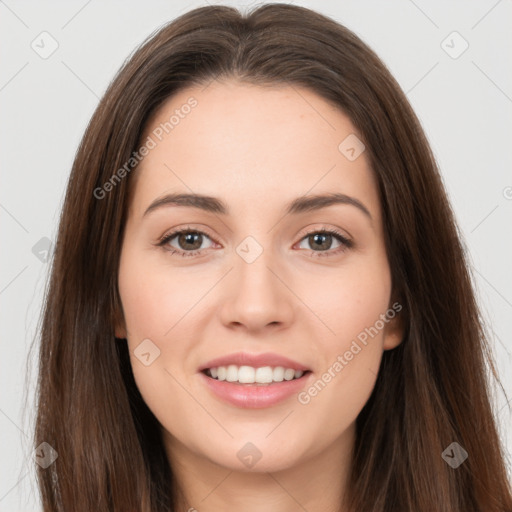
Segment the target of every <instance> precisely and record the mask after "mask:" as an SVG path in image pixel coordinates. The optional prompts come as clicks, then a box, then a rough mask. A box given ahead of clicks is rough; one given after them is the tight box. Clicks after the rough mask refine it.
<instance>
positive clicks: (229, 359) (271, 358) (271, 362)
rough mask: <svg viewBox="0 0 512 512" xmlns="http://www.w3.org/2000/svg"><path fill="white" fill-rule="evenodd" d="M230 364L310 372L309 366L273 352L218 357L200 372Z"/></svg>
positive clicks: (201, 368)
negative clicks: (281, 367)
mask: <svg viewBox="0 0 512 512" xmlns="http://www.w3.org/2000/svg"><path fill="white" fill-rule="evenodd" d="M230 364H234V365H236V366H252V367H254V368H261V367H263V366H272V367H276V366H283V367H284V368H292V369H294V370H302V371H308V370H309V368H308V367H307V366H304V365H303V364H301V363H298V362H297V361H294V360H293V359H290V358H288V357H285V356H281V355H279V354H274V353H272V352H264V353H262V354H249V353H247V352H236V353H234V354H229V355H227V356H222V357H217V358H215V359H212V360H210V361H208V362H207V363H205V364H203V365H202V366H200V367H199V371H200V372H201V371H203V370H206V369H208V368H217V367H218V366H229V365H230Z"/></svg>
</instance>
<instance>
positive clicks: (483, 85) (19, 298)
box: [0, 0, 512, 512]
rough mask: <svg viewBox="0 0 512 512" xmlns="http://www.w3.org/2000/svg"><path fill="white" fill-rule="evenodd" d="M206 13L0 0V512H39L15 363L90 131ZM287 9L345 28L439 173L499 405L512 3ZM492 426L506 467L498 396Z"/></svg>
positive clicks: (22, 354)
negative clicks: (143, 50)
mask: <svg viewBox="0 0 512 512" xmlns="http://www.w3.org/2000/svg"><path fill="white" fill-rule="evenodd" d="M214 3H217V2H207V1H195V2H188V1H173V2H171V1H169V0H166V1H157V0H145V1H144V2H142V1H141V2H134V1H131V2H130V1H126V0H125V1H121V0H118V1H112V0H108V1H105V0H103V1H100V0H89V1H86V0H80V1H69V0H66V1H61V2H57V1H47V2H35V1H32V2H31V1H27V2H23V3H22V2H16V1H15V0H5V1H2V0H0V62H1V66H0V104H1V110H0V112H1V123H0V130H1V131H0V138H1V149H2V152H1V181H0V183H1V188H0V226H1V247H2V250H1V267H0V304H1V306H0V307H1V314H2V316H1V327H0V328H1V338H0V340H1V341H0V343H1V356H0V364H1V370H0V389H1V395H0V433H1V436H0V450H1V455H0V511H9V512H16V511H36V510H40V504H39V499H38V494H37V490H36V486H35V467H34V459H33V454H32V452H31V448H30V445H29V441H30V437H31V421H32V419H33V417H32V415H33V410H34V408H33V395H32V393H33V390H34V385H35V378H36V373H35V371H34V370H32V372H31V373H27V369H26V366H27V357H28V349H29V346H30V344H31V343H32V340H33V338H34V336H35V334H36V328H37V321H38V318H39V313H40V309H41V304H42V297H43V289H44V284H45V280H46V277H47V271H48V268H49V264H48V257H49V256H51V248H52V242H53V241H54V240H55V234H56V229H57V221H58V214H59V211H60V207H61V204H62V199H63V194H64V190H65V186H66V182H67V179H68V176H69V172H70V169H71V165H72V162H73V158H74V155H75V151H76V149H77V146H78V143H79V141H80V139H81V137H82V134H83V132H84V129H85V127H86V124H87V122H88V121H89V119H90V117H91V115H92V113H93V111H94V109H95V108H96V105H97V103H98V100H99V98H100V97H101V95H102V94H103V93H104V91H105V89H106V87H107V85H108V84H109V82H110V80H111V79H112V78H113V76H114V74H115V72H116V71H117V70H118V68H119V67H120V66H121V65H122V63H123V62H124V60H125V59H126V58H127V57H128V56H129V55H130V54H131V52H132V51H133V50H134V49H135V47H136V46H137V45H139V44H140V43H141V42H142V41H143V40H144V39H145V38H146V37H147V36H149V35H150V34H151V33H152V32H154V31H155V30H156V29H158V28H159V27H160V26H161V25H163V24H164V23H166V22H168V21H170V20H172V19H174V18H175V17H176V16H178V15H180V14H182V13H183V12H185V11H187V10H189V9H191V8H194V7H198V6H202V5H207V4H214ZM258 3H260V2H258ZM292 3H295V4H298V5H303V6H306V7H311V8H314V9H316V10H318V11H320V12H322V13H324V14H327V15H329V16H332V17H333V18H335V19H336V20H337V21H339V22H341V23H342V24H344V25H346V26H347V27H348V28H349V29H351V30H353V31H354V32H355V33H356V34H357V35H359V36H360V37H361V38H362V39H363V40H364V41H365V42H366V43H368V44H369V45H370V46H371V47H372V48H373V49H374V50H375V51H376V52H377V53H378V54H379V56H380V57H381V58H382V59H383V61H384V62H385V63H386V65H387V66H388V67H389V69H390V71H391V72H392V73H393V75H394V76H395V77H396V79H397V80H398V82H399V84H400V85H401V87H402V88H403V90H404V91H405V92H406V94H407V97H408V98H409V101H410V102H411V104H412V106H413V108H414V109H415V111H416V113H417V115H418V117H419V118H420V120H421V123H422V125H423V127H424V129H425V131H426V133H427V136H428V138H429V140H430V143H431V145H432V148H433V150H434V153H435V156H436V158H437V161H438V163H439V165H440V168H441V171H442V175H443V179H444V181H445V185H446V188H447V191H448V194H449V196H450V199H451V201H452V205H453V207H454V210H455V213H456V216H457V220H458V223H459V226H460V231H461V235H462V236H463V238H464V242H465V244H466V246H467V248H468V251H469V254H470V257H471V261H472V272H473V274H474V277H475V282H476V285H477V289H478V295H479V301H480V304H481V307H482V313H483V316H484V318H485V320H486V322H487V324H488V326H489V327H490V329H491V331H492V332H493V333H494V334H493V340H492V341H493V346H494V350H495V357H496V360H497V361H498V369H499V372H500V375H501V378H502V381H503V385H504V388H505V390H506V392H507V395H508V398H511V397H512V375H511V374H512V372H511V367H512V354H511V352H512V342H511V336H510V335H511V332H512V273H511V272H510V262H511V261H512V241H511V234H512V233H511V226H512V224H511V220H512V174H511V169H512V165H511V163H512V153H511V151H510V147H511V143H512V122H511V114H512V68H511V66H510V62H512V56H511V53H512V31H511V30H510V19H512V3H511V1H510V0H500V1H496V0H481V1H462V0H460V1H450V2H445V1H441V0H436V1H426V0H414V1H412V0H394V1H388V2H378V1H356V0H350V1H327V0H323V1H317V2H313V1H310V2H308V1H300V0H296V1H294V2H292ZM226 4H227V5H234V6H238V7H242V8H246V7H247V6H251V5H254V4H255V2H252V3H248V2H245V3H243V2H226ZM42 33H43V34H42ZM41 41H43V42H41ZM52 52H53V53H52ZM50 53H51V54H50ZM454 300H455V298H454ZM446 342H447V343H449V342H450V340H446ZM34 355H35V354H34ZM29 363H30V361H29ZM25 394H26V396H27V399H28V401H27V404H26V405H25V403H24V398H25ZM496 416H497V418H498V421H499V425H500V429H501V432H502V436H503V442H504V443H505V446H506V447H507V450H508V453H510V449H511V447H512V427H511V415H510V408H509V407H507V402H506V396H505V395H504V394H503V393H502V392H500V391H499V389H498V391H497V392H496ZM440 455H441V454H440ZM509 464H510V459H509Z"/></svg>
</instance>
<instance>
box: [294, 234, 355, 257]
mask: <svg viewBox="0 0 512 512" xmlns="http://www.w3.org/2000/svg"><path fill="white" fill-rule="evenodd" d="M304 242H305V243H306V244H307V245H308V246H309V247H300V248H305V249H311V250H312V253H311V256H332V255H336V254H338V253H340V252H342V251H344V250H346V249H348V248H350V247H352V246H353V243H352V241H351V240H349V239H348V238H346V237H345V236H343V235H342V234H341V233H339V232H338V231H336V230H334V229H323V230H318V231H312V232H310V233H308V234H307V235H306V236H305V237H304V238H302V240H301V244H303V243H304ZM333 242H334V243H337V245H335V246H334V249H333V250H330V249H332V248H333ZM322 253H324V254H322Z"/></svg>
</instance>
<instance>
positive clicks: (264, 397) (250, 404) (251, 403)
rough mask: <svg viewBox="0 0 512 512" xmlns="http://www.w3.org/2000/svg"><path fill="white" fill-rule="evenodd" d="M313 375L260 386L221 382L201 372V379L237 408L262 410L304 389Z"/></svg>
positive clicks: (306, 374)
mask: <svg viewBox="0 0 512 512" xmlns="http://www.w3.org/2000/svg"><path fill="white" fill-rule="evenodd" d="M311 375H313V374H312V373H311V372H308V373H305V374H304V375H303V376H302V377H301V378H300V379H294V380H288V381H283V382H275V383H273V384H268V385H265V386H261V385H260V386H258V385H257V384H239V383H234V382H227V381H219V380H216V379H213V378H211V377H208V375H206V374H205V373H202V372H199V377H200V378H201V379H203V380H204V382H205V384H206V385H207V386H208V387H209V388H210V390H211V391H212V392H213V393H214V394H215V395H217V396H218V397H219V398H221V399H223V400H225V401H226V402H228V403H230V404H232V405H234V406H236V407H243V408H247V409H261V408H264V407H270V406H272V405H276V404H278V403H279V402H281V401H283V400H285V399H286V398H289V397H290V396H292V395H294V394H296V393H298V392H299V391H300V390H301V389H302V388H304V387H305V386H306V384H307V383H308V382H310V380H311Z"/></svg>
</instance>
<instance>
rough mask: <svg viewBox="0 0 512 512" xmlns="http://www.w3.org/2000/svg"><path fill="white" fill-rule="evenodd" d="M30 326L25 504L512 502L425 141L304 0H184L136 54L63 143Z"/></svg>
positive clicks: (344, 37) (276, 507)
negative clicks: (72, 147)
mask: <svg viewBox="0 0 512 512" xmlns="http://www.w3.org/2000/svg"><path fill="white" fill-rule="evenodd" d="M189 244H191V245H189ZM41 338H42V339H41V352H40V366H39V372H40V378H39V382H38V385H39V393H38V413H37V424H36V430H35V439H34V443H35V446H39V445H40V444H41V443H42V442H46V443H48V444H49V445H50V446H51V447H52V448H53V449H54V450H55V451H56V453H58V458H57V459H56V460H55V461H54V462H53V463H52V464H50V465H49V466H48V467H47V468H44V469H43V468H42V467H41V468H38V482H39V486H40V491H41V495H42V500H43V503H44V510H45V511H57V510H74V511H82V510H84V511H86V510H87V511H90V510H116V511H117V510H119V511H127V510H144V511H164V510H173V511H174V510H199V511H200V512H203V511H210V510H227V509H241V510H244V511H252V510H261V509H263V508H267V509H271V510H273V511H288V510H298V509H301V510H308V511H310V512H312V511H315V510H333V511H334V510H336V511H340V512H349V511H350V512H352V511H361V510H364V511H375V512H377V511H394V512H396V511H410V510H415V511H425V512H426V511H429V512H430V511H433V510H435V511H468V510H471V511H485V512H491V511H496V512H498V511H500V512H503V511H511V510H512V497H511V491H510V486H509V483H508V481H507V475H506V469H505V464H504V454H503V451H502V447H501V446H500V440H499V437H498V434H497V428H496V425H495V421H494V418H493V414H492V409H491V405H490V391H489V387H488V383H487V377H486V373H485V362H486V359H485V357H488V358H489V359H488V361H489V362H490V363H491V368H492V369H493V374H494V376H495V377H496V373H495V371H494V367H493V366H492V360H491V358H490V357H489V356H488V351H489V347H488V342H487V341H486V337H485V333H484V329H483V326H482V325H481V322H480V318H479V313H478V309H477V305H476V303H475V298H474V292H473V290H472V286H471V280H470V276H469V273H468V265H467V263H466V260H465V254H464V251H463V248H462V245H461V242H460V240H459V238H458V235H457V229H456V225H455V222H454V218H453V214H452V211H451V209H450V206H449V204H448V201H447V196H446V193H445V191H444V189H443V185H442V182H441V179H440V176H439V173H438V170H437V167H436V163H435V161H434V158H433V156H432V153H431V151H430V149H429V146H428V143H427V140H426V138H425V136H424V134H423V131H422V129H421V127H420V124H419V122H418V120H417V118H416V116H415V114H414V113H413V111H412V109H411V107H410V105H409V104H408V102H407V100H406V98H405V95H404V94H403V92H402V91H401V90H400V88H399V86H398V85H397V83H396V81H395V80H394V79H393V78H392V77H391V75H390V73H389V71H388V70H387V69H386V68H385V66H384V65H383V63H382V62H381V61H380V60H379V58H378V57H377V56H376V55H375V54H374V53H373V52H372V51H371V50H370V49H369V48H368V47H367V46H366V45H365V44H364V43H363V42H362V41H361V40H360V39H359V38H357V37H356V36H355V35H354V34H353V33H352V32H350V31H349V30H347V29H346V28H345V27H343V26H341V25H339V24H338V23H336V22H334V21H333V20H331V19H329V18H327V17H324V16H322V15H320V14H318V13H315V12H313V11H311V10H308V9H305V8H302V7H297V6H291V5H285V4H273V5H272V4H269V5H263V6H262V7H259V8H257V9H256V10H254V11H253V12H252V13H251V14H249V15H247V16H242V15H241V14H240V13H239V12H238V11H236V10H235V9H233V8H228V7H222V6H215V7H213V6H210V7H204V8H199V9H195V10H193V11H190V12H189V13H187V14H185V15H183V16H181V17H180V18H178V19H177V20H175V21H174V22H172V23H170V24H169V25H167V26H165V27H163V28H162V29H161V30H159V31H158V32H157V33H156V34H154V35H153V36H152V37H151V38H150V39H149V40H148V41H147V42H146V43H145V44H143V45H142V46H141V48H140V49H138V50H137V51H136V52H135V53H134V54H133V56H132V57H131V58H130V59H129V61H128V62H127V63H126V64H125V65H124V67H123V68H122V69H121V71H120V72H119V73H118V75H117V76H116V78H115V79H114V81H113V82H112V84H111V85H110V87H109V89H108V90H107V92H106V94H105V96H104V98H103V99H102V100H101V102H100V104H99V106H98V108H97V110H96V112H95V114H94V116H93V118H92V120H91V122H90V124H89V127H88V128H87V131H86V133H85V135H84V138H83V140H82V143H81V145H80V148H79V150H78V153H77V155H76V159H75V162H74V165H73V170H72V173H71V177H70V181H69V185H68V189H67V194H66V199H65V204H64V207H63V211H62V217H61V221H60V229H59V234H58V240H57V245H56V252H55V258H54V262H53V268H52V274H51V281H50V286H49V289H48V296H47V302H46V305H45V310H44V317H43V325H42V335H41Z"/></svg>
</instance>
